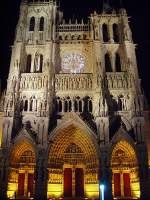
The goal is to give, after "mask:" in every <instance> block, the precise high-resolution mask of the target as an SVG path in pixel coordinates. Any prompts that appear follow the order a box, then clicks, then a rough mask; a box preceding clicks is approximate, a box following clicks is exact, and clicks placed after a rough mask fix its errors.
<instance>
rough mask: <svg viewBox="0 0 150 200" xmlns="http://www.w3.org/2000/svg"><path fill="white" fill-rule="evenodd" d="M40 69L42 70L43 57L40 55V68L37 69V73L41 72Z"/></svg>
mask: <svg viewBox="0 0 150 200" xmlns="http://www.w3.org/2000/svg"><path fill="white" fill-rule="evenodd" d="M42 68H43V55H42V54H40V67H39V72H42Z"/></svg>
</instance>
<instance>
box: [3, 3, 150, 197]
mask: <svg viewBox="0 0 150 200" xmlns="http://www.w3.org/2000/svg"><path fill="white" fill-rule="evenodd" d="M143 99H144V97H143V94H142V92H141V85H140V79H139V75H138V70H137V61H136V55H135V44H134V43H133V40H132V33H131V29H130V27H129V22H128V16H127V13H126V10H125V9H120V10H119V11H118V12H115V11H114V10H112V11H110V10H109V12H107V10H104V11H103V12H102V13H101V14H97V13H96V12H94V13H93V14H91V15H90V17H89V21H88V23H87V24H85V23H84V22H83V21H81V22H78V21H75V22H74V23H72V22H71V21H70V22H69V23H66V22H65V21H64V20H63V13H62V12H60V11H59V10H58V9H57V4H56V2H54V1H52V0H49V1H41V2H40V1H33V2H27V1H22V3H21V7H20V18H19V22H18V25H17V29H16V38H15V41H14V45H13V47H12V57H11V64H10V72H9V77H8V84H7V91H6V94H5V101H4V107H3V115H4V116H3V134H2V149H1V154H0V155H1V162H0V169H1V171H0V176H1V179H0V199H5V198H6V196H8V197H9V198H18V199H21V198H26V199H27V198H30V197H34V198H35V199H47V198H74V199H80V198H83V197H85V198H89V199H98V198H99V195H100V194H99V193H100V192H99V185H100V184H104V185H105V198H106V199H107V200H111V199H113V198H115V199H139V198H140V197H141V199H143V200H148V199H150V196H149V195H150V194H149V188H148V185H150V184H149V183H150V181H149V171H148V153H147V146H146V143H145V141H144V133H145V126H144V112H143V111H144V103H143V102H144V100H143ZM0 117H1V116H0ZM0 132H1V130H0Z"/></svg>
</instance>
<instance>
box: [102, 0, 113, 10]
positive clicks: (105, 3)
mask: <svg viewBox="0 0 150 200" xmlns="http://www.w3.org/2000/svg"><path fill="white" fill-rule="evenodd" d="M111 11H112V7H111V5H110V0H103V12H106V13H109V12H111Z"/></svg>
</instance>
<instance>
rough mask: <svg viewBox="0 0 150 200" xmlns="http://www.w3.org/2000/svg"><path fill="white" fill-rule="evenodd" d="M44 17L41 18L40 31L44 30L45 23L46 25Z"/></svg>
mask: <svg viewBox="0 0 150 200" xmlns="http://www.w3.org/2000/svg"><path fill="white" fill-rule="evenodd" d="M44 22H45V20H44V17H41V18H40V24H39V31H44V25H45V23H44Z"/></svg>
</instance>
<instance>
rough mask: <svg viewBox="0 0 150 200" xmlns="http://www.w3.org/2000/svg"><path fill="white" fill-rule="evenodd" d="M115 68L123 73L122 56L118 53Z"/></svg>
mask: <svg viewBox="0 0 150 200" xmlns="http://www.w3.org/2000/svg"><path fill="white" fill-rule="evenodd" d="M115 66H116V72H121V71H122V70H121V59H120V55H119V54H118V53H116V59H115Z"/></svg>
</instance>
